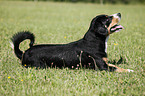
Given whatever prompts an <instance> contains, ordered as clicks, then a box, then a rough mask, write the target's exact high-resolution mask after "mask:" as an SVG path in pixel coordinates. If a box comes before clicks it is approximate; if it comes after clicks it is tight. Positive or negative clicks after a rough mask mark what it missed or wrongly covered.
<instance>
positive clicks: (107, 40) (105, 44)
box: [105, 36, 109, 53]
mask: <svg viewBox="0 0 145 96" xmlns="http://www.w3.org/2000/svg"><path fill="white" fill-rule="evenodd" d="M108 39H109V36H107V37H106V40H105V52H106V53H107V41H108Z"/></svg>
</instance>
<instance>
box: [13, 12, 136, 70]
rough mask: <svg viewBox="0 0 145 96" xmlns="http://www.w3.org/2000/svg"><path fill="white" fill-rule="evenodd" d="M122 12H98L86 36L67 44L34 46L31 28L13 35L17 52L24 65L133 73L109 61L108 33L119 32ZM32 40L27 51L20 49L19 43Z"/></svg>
mask: <svg viewBox="0 0 145 96" xmlns="http://www.w3.org/2000/svg"><path fill="white" fill-rule="evenodd" d="M120 19H121V14H120V13H117V14H114V15H110V16H108V15H99V16H96V17H95V18H93V20H92V21H91V24H90V28H89V29H88V31H87V33H86V34H85V35H84V37H83V38H82V39H80V40H78V41H75V42H71V43H68V44H41V45H33V43H34V35H33V34H32V33H30V32H28V31H25V32H19V33H17V34H15V35H14V36H13V37H12V42H13V45H14V52H15V54H16V56H17V57H18V58H19V59H20V60H21V61H22V65H23V66H24V67H26V68H27V67H36V68H48V67H59V68H63V67H68V68H90V69H95V70H97V68H98V69H99V70H107V71H117V72H130V71H133V70H130V69H122V68H119V67H117V66H115V65H113V64H108V63H107V53H106V51H107V41H108V38H109V35H110V34H111V33H114V32H118V31H120V30H121V29H123V27H122V26H121V25H117V24H118V23H119V21H120ZM26 39H30V48H29V49H27V50H26V51H25V52H22V51H21V50H20V49H19V44H20V43H21V42H22V41H23V40H26Z"/></svg>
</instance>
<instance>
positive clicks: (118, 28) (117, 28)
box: [109, 13, 124, 33]
mask: <svg viewBox="0 0 145 96" xmlns="http://www.w3.org/2000/svg"><path fill="white" fill-rule="evenodd" d="M111 16H112V23H111V24H110V26H109V30H110V33H114V32H119V31H121V30H122V29H124V27H123V26H122V25H118V23H119V22H120V20H121V14H120V13H117V14H113V15H111Z"/></svg>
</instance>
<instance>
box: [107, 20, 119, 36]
mask: <svg viewBox="0 0 145 96" xmlns="http://www.w3.org/2000/svg"><path fill="white" fill-rule="evenodd" d="M118 23H119V19H118V18H114V17H113V19H112V22H111V24H110V25H109V27H108V28H107V29H108V35H110V34H111V33H110V28H111V27H113V26H114V25H116V24H118ZM108 35H107V36H108Z"/></svg>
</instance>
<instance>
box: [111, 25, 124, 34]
mask: <svg viewBox="0 0 145 96" xmlns="http://www.w3.org/2000/svg"><path fill="white" fill-rule="evenodd" d="M122 29H124V27H123V26H121V25H114V26H113V27H111V28H110V32H111V33H113V32H119V31H121V30H122Z"/></svg>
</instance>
